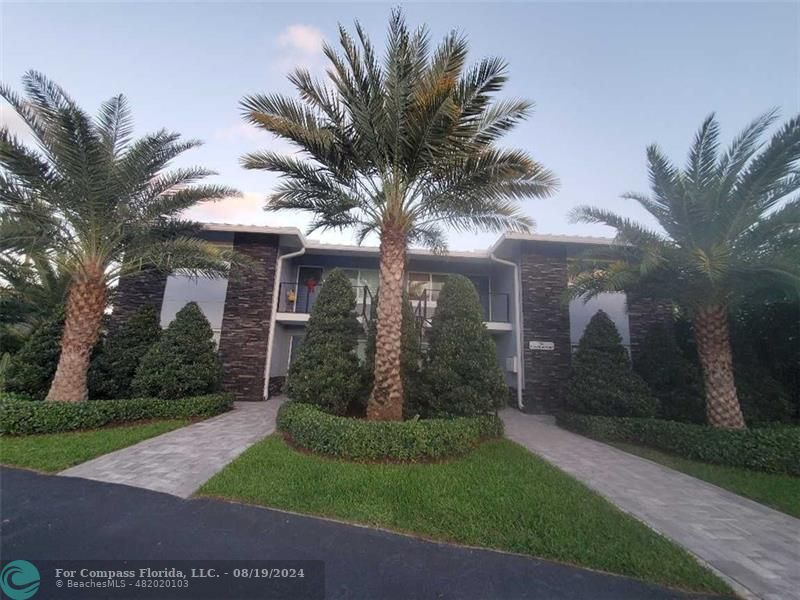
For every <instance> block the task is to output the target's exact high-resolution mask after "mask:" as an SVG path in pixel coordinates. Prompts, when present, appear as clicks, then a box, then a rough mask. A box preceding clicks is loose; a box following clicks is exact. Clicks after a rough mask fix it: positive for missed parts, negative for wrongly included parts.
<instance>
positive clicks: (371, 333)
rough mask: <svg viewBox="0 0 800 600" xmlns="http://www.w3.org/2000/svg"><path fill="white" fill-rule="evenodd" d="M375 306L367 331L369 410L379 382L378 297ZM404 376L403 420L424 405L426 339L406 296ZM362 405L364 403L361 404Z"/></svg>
mask: <svg viewBox="0 0 800 600" xmlns="http://www.w3.org/2000/svg"><path fill="white" fill-rule="evenodd" d="M374 301H375V305H374V306H373V309H372V318H371V319H370V321H369V328H368V330H367V347H366V352H365V354H366V359H365V361H364V392H363V393H362V396H361V398H362V399H363V405H362V407H363V408H364V409H365V410H366V406H367V399H368V398H369V394H370V393H371V392H372V384H373V383H374V381H375V338H376V337H377V332H378V320H377V315H378V310H377V302H378V301H379V297H378V295H377V294H376V295H375V297H374ZM401 345H402V349H401V355H400V372H401V375H402V377H403V416H404V417H405V418H406V419H409V418H412V417H414V416H415V415H418V414H420V413H421V412H422V411H421V407H420V402H421V399H422V398H423V397H424V394H425V392H424V388H423V385H424V384H423V382H422V368H421V367H422V360H423V353H422V336H421V332H420V324H419V323H418V322H417V317H416V315H415V314H414V309H413V308H412V306H411V303H410V302H409V301H408V297H407V296H405V295H404V296H403V330H402V338H401ZM360 404H361V403H360Z"/></svg>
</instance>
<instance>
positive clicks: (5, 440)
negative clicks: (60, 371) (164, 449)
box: [0, 419, 189, 473]
mask: <svg viewBox="0 0 800 600" xmlns="http://www.w3.org/2000/svg"><path fill="white" fill-rule="evenodd" d="M188 423H189V421H188V420H185V419H174V420H168V421H156V422H153V423H142V424H138V425H126V426H121V427H105V428H103V429H92V430H90V431H71V432H68V433H47V434H44V435H23V436H8V435H4V436H2V437H0V464H4V465H11V466H14V467H25V468H28V469H36V470H37V471H45V472H48V473H54V472H56V471H62V470H64V469H66V468H69V467H72V466H74V465H77V464H80V463H82V462H86V461H87V460H89V459H92V458H94V457H96V456H100V455H101V454H108V453H109V452H113V451H114V450H119V449H120V448H124V447H125V446H130V445H132V444H135V443H137V442H141V441H142V440H146V439H147V438H150V437H153V436H156V435H160V434H162V433H166V432H167V431H172V430H173V429H178V428H179V427H183V426H184V425H187V424H188Z"/></svg>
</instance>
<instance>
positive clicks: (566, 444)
mask: <svg viewBox="0 0 800 600" xmlns="http://www.w3.org/2000/svg"><path fill="white" fill-rule="evenodd" d="M501 417H502V418H503V422H504V423H505V427H506V436H507V437H508V438H510V439H511V440H513V441H515V442H517V443H518V444H520V445H522V446H524V447H525V448H527V449H528V450H530V451H532V452H534V453H536V454H538V455H540V456H542V457H543V458H545V459H546V460H548V461H549V462H551V463H552V464H554V465H556V466H557V467H559V468H560V469H562V470H564V471H566V472H567V473H569V474H570V475H572V476H573V477H575V478H577V479H579V480H581V481H583V482H584V483H585V484H587V485H588V486H589V487H591V488H593V489H594V490H596V491H597V492H599V493H600V494H601V495H603V496H605V497H606V498H607V499H608V500H610V501H611V502H613V503H614V504H615V505H617V506H618V507H619V508H621V509H622V510H624V511H625V512H628V513H630V514H631V515H633V516H635V517H637V518H638V519H640V520H641V521H644V522H645V523H647V524H648V525H649V526H650V527H652V528H653V529H655V530H656V531H658V532H660V533H661V534H663V535H665V536H667V537H668V538H671V539H672V540H674V541H675V542H677V543H678V544H680V545H681V546H683V547H684V548H686V549H688V550H689V551H690V552H692V553H693V554H694V555H695V556H697V557H699V558H700V559H702V560H703V561H705V562H706V563H708V564H709V565H711V566H712V567H713V568H714V569H716V570H717V571H718V572H719V573H721V574H722V575H723V576H724V577H725V578H726V579H728V581H729V582H731V583H732V584H733V586H734V587H735V588H736V589H737V591H739V592H740V593H742V595H744V596H749V597H757V598H762V599H764V600H789V599H791V598H795V599H796V598H800V520H798V519H795V518H793V517H790V516H788V515H785V514H783V513H780V512H778V511H775V510H772V509H770V508H767V507H766V506H763V505H761V504H758V503H756V502H752V501H751V500H748V499H746V498H742V497H741V496H737V495H736V494H732V493H730V492H728V491H726V490H723V489H721V488H718V487H717V486H715V485H711V484H709V483H706V482H704V481H701V480H699V479H695V478H694V477H690V476H688V475H685V474H683V473H679V472H677V471H673V470H672V469H669V468H667V467H664V466H662V465H659V464H657V463H654V462H651V461H649V460H645V459H643V458H639V457H638V456H633V455H631V454H628V453H627V452H623V451H621V450H618V449H616V448H613V447H611V446H608V445H606V444H602V443H600V442H596V441H594V440H590V439H588V438H585V437H583V436H579V435H575V434H573V433H570V432H568V431H565V430H563V429H560V428H559V427H556V425H554V424H553V422H552V419H551V418H548V417H540V416H535V415H526V414H523V413H521V412H519V411H516V410H511V409H506V410H504V411H502V412H501ZM521 500H522V501H524V499H521Z"/></svg>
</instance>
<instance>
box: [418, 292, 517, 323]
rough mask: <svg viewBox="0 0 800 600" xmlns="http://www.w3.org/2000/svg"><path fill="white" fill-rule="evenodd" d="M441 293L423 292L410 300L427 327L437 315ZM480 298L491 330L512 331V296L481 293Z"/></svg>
mask: <svg viewBox="0 0 800 600" xmlns="http://www.w3.org/2000/svg"><path fill="white" fill-rule="evenodd" d="M438 298H439V293H438V292H436V291H430V290H423V291H422V292H421V293H420V294H417V295H415V296H412V297H411V298H409V301H410V302H411V306H412V308H413V309H414V314H416V315H417V318H418V319H419V320H420V321H421V322H422V323H423V324H424V325H426V326H428V325H430V320H431V319H432V318H433V315H434V314H435V313H436V306H437V300H438ZM478 298H479V300H480V303H481V308H482V309H483V320H484V322H485V323H486V324H487V327H488V328H489V329H490V330H495V331H510V330H511V295H510V294H506V293H503V292H483V293H481V292H479V293H478Z"/></svg>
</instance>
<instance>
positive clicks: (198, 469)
mask: <svg viewBox="0 0 800 600" xmlns="http://www.w3.org/2000/svg"><path fill="white" fill-rule="evenodd" d="M280 403H281V399H279V398H273V399H271V400H269V401H267V402H237V403H236V405H235V408H234V409H233V410H232V411H230V412H227V413H225V414H222V415H219V416H216V417H213V418H211V419H208V420H206V421H201V422H200V423H195V424H194V425H189V426H188V427H183V428H181V429H177V430H175V431H170V432H169V433H165V434H162V435H159V436H157V437H154V438H150V439H149V440H145V441H143V442H139V443H138V444H136V445H134V446H128V447H127V448H122V449H121V450H117V451H116V452H112V453H110V454H106V455H104V456H100V457H98V458H95V459H94V460H90V461H89V462H85V463H83V464H80V465H78V466H76V467H72V468H70V469H67V470H66V471H62V472H61V473H60V474H61V475H66V476H68V477H83V478H85V479H94V480H95V481H105V482H108V483H121V484H124V485H132V486H134V487H140V488H145V489H148V490H154V491H156V492H165V493H167V494H172V495H174V496H180V497H181V498H188V497H189V496H191V495H192V494H193V493H194V492H195V490H197V488H199V487H200V486H201V485H203V484H204V483H205V482H206V481H208V480H209V479H210V478H211V477H212V476H213V475H214V474H215V473H217V472H218V471H220V470H221V469H222V468H223V467H224V466H225V465H227V464H228V463H229V462H231V461H232V460H233V459H235V458H236V457H237V456H239V455H240V454H241V453H242V452H244V451H245V450H246V449H247V448H248V447H249V446H251V445H252V444H254V443H255V442H257V441H258V440H260V439H262V438H263V437H265V436H267V435H269V434H270V433H272V432H273V431H275V414H276V413H277V411H278V406H280Z"/></svg>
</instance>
